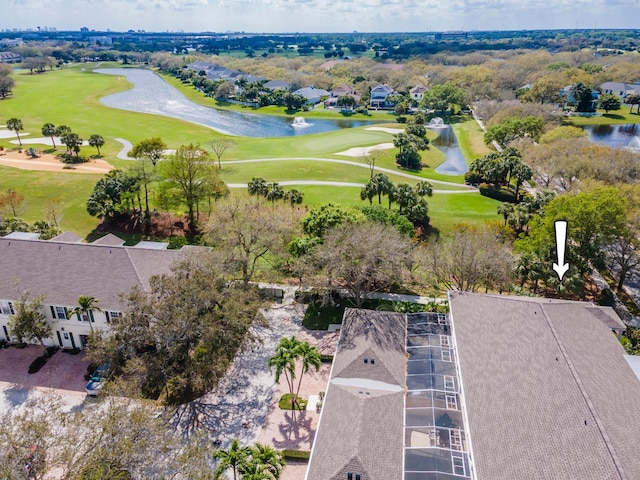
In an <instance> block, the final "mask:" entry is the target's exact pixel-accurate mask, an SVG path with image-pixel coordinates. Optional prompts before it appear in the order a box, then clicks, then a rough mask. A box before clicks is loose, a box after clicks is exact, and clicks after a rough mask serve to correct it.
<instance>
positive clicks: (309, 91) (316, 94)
mask: <svg viewBox="0 0 640 480" xmlns="http://www.w3.org/2000/svg"><path fill="white" fill-rule="evenodd" d="M293 93H294V94H295V95H302V96H303V97H304V98H306V99H307V100H311V99H314V98H320V97H326V96H328V95H329V92H327V91H326V90H324V89H323V88H314V87H305V88H300V89H298V90H296V91H295V92H293Z"/></svg>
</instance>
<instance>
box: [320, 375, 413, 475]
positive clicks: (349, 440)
mask: <svg viewBox="0 0 640 480" xmlns="http://www.w3.org/2000/svg"><path fill="white" fill-rule="evenodd" d="M323 412H327V413H326V414H323V415H322V422H321V423H322V426H321V427H320V428H319V429H318V433H317V436H316V439H315V443H314V450H313V457H312V460H311V463H310V464H309V471H308V473H307V480H346V479H347V473H349V472H351V473H353V474H354V476H353V478H354V479H355V474H356V473H358V474H360V478H361V480H401V479H402V455H403V451H402V425H403V420H404V419H403V416H404V400H403V394H402V392H387V391H380V390H373V389H371V390H366V389H363V388H358V387H350V386H344V385H331V387H330V392H329V393H328V394H327V397H326V399H325V403H324V406H323Z"/></svg>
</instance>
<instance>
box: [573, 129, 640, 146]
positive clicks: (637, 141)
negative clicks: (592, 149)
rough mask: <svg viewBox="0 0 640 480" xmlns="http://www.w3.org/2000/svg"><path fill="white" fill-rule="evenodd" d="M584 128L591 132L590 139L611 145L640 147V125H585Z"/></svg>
mask: <svg viewBox="0 0 640 480" xmlns="http://www.w3.org/2000/svg"><path fill="white" fill-rule="evenodd" d="M582 128H583V129H584V130H585V131H586V132H588V133H589V140H591V141H592V142H595V143H600V144H602V145H608V146H609V147H617V148H625V147H632V148H639V147H640V125H638V124H635V123H631V124H624V125H584V126H582Z"/></svg>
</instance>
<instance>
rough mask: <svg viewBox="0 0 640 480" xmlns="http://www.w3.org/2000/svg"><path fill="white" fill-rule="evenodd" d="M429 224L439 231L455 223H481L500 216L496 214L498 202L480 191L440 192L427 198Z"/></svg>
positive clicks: (445, 229) (447, 228) (446, 229)
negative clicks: (462, 192)
mask: <svg viewBox="0 0 640 480" xmlns="http://www.w3.org/2000/svg"><path fill="white" fill-rule="evenodd" d="M428 202H429V216H430V217H431V224H432V225H433V226H434V227H436V228H438V229H439V230H440V231H441V232H446V231H448V230H450V229H451V227H452V226H453V225H455V224H456V223H461V222H466V223H483V222H485V221H487V220H497V219H498V218H501V217H499V216H498V214H497V208H498V205H500V202H498V201H497V200H492V199H490V198H487V197H483V196H482V195H480V193H464V194H448V195H447V194H441V195H434V196H433V197H432V198H429V199H428Z"/></svg>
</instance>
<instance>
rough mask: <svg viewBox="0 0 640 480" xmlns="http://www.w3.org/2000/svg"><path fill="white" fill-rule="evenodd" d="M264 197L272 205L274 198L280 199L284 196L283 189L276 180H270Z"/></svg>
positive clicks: (274, 201)
mask: <svg viewBox="0 0 640 480" xmlns="http://www.w3.org/2000/svg"><path fill="white" fill-rule="evenodd" d="M265 197H266V198H267V200H270V201H271V204H272V205H274V204H275V203H276V200H281V199H282V198H283V197H284V190H283V189H282V187H281V186H280V185H279V184H278V183H277V182H272V183H270V184H269V185H268V186H267V193H266V194H265Z"/></svg>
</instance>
